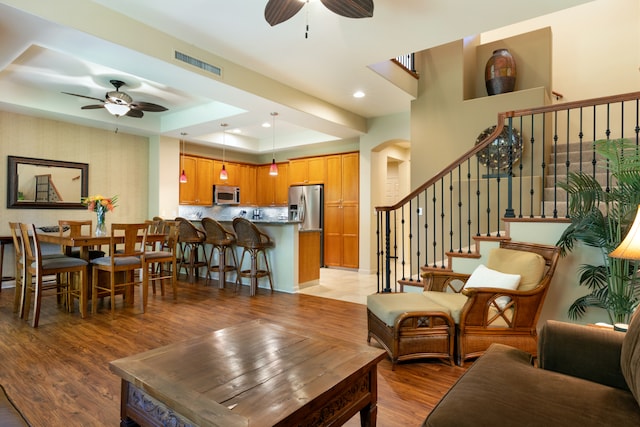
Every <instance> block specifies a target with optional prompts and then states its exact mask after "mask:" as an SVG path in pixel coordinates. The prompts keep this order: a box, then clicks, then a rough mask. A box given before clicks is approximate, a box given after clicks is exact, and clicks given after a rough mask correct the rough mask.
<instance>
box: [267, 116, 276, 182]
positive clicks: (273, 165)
mask: <svg viewBox="0 0 640 427" xmlns="http://www.w3.org/2000/svg"><path fill="white" fill-rule="evenodd" d="M277 115H278V113H276V112H275V111H274V112H273V113H271V121H272V124H271V128H272V129H273V151H272V155H271V167H270V168H269V175H271V176H278V165H277V164H276V116H277Z"/></svg>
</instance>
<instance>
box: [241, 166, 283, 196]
mask: <svg viewBox="0 0 640 427" xmlns="http://www.w3.org/2000/svg"><path fill="white" fill-rule="evenodd" d="M270 167H271V165H260V166H258V168H257V170H256V200H257V204H258V205H259V206H287V204H288V203H289V200H288V199H289V174H288V171H289V167H288V164H287V163H278V175H277V176H271V175H269V168H270ZM241 197H242V196H241Z"/></svg>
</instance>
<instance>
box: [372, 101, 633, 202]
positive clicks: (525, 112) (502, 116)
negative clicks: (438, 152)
mask: <svg viewBox="0 0 640 427" xmlns="http://www.w3.org/2000/svg"><path fill="white" fill-rule="evenodd" d="M638 98H640V92H631V93H626V94H620V95H612V96H603V97H600V98H591V99H587V100H582V101H572V102H565V103H561V104H554V105H548V106H544V107H537V108H526V109H521V110H513V111H506V112H501V113H498V117H497V123H496V128H495V129H494V131H493V132H492V133H491V134H490V135H489V136H487V137H486V138H485V139H484V140H482V142H480V143H478V144H476V145H475V146H474V147H473V148H472V149H470V150H469V151H467V152H466V153H464V154H463V155H462V156H460V157H458V158H457V159H456V160H454V161H453V162H451V163H450V164H449V165H448V166H446V167H445V168H444V169H442V171H440V172H439V173H438V174H437V175H435V176H433V177H432V178H430V179H429V180H427V181H426V182H425V183H424V184H422V185H420V186H419V187H418V188H416V189H415V190H413V191H412V192H411V193H409V194H408V195H407V196H406V197H404V198H403V199H402V200H400V201H399V202H398V203H396V204H394V205H392V206H376V208H375V209H376V211H377V212H384V211H393V210H395V209H398V208H399V207H401V206H402V205H404V204H405V203H407V202H408V201H409V200H411V199H413V198H414V197H416V196H417V195H418V194H420V193H421V192H423V191H424V190H425V189H426V188H429V187H430V186H431V185H433V184H434V183H435V182H438V181H439V180H440V179H442V178H443V177H445V176H446V175H447V174H448V173H449V172H451V171H452V170H453V169H455V168H456V167H457V166H458V165H460V164H461V163H462V162H464V161H465V160H468V159H469V158H471V157H472V156H474V155H475V154H477V153H478V152H480V151H482V150H484V149H485V148H486V147H487V146H488V145H489V144H491V143H492V142H493V141H494V140H495V139H496V138H497V137H498V136H499V135H500V134H501V133H502V130H503V129H504V122H505V120H506V119H508V118H514V117H524V116H529V115H533V114H540V113H549V112H554V111H563V110H568V109H574V108H585V107H594V106H596V105H602V104H608V103H615V102H623V101H632V100H637V99H638Z"/></svg>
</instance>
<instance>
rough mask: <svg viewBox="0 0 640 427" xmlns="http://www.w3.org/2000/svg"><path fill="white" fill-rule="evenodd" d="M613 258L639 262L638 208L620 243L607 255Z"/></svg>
mask: <svg viewBox="0 0 640 427" xmlns="http://www.w3.org/2000/svg"><path fill="white" fill-rule="evenodd" d="M609 256H610V257H613V258H623V259H632V260H640V206H638V213H637V214H636V219H634V220H633V224H632V225H631V229H630V230H629V232H628V233H627V236H626V237H625V238H624V240H623V241H622V243H620V245H618V247H617V248H615V249H614V250H613V252H611V253H610V254H609Z"/></svg>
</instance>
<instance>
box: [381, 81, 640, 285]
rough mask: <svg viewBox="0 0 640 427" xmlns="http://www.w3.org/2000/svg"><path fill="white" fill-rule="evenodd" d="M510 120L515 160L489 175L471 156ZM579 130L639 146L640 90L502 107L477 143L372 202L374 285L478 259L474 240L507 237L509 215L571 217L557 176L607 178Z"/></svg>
mask: <svg viewBox="0 0 640 427" xmlns="http://www.w3.org/2000/svg"><path fill="white" fill-rule="evenodd" d="M512 127H513V128H517V129H520V130H524V132H523V135H524V136H523V154H522V158H521V159H519V161H518V162H515V161H514V159H512V158H510V156H508V155H507V156H504V157H505V158H504V159H503V158H502V157H501V160H500V161H501V162H505V163H504V164H501V170H503V171H504V172H505V173H504V174H500V175H497V174H492V173H490V172H491V171H490V170H488V169H487V167H486V165H483V164H481V163H480V160H479V159H478V158H477V156H476V155H477V153H478V152H480V151H482V150H484V149H486V148H487V147H488V146H489V145H490V144H491V143H493V141H494V140H495V139H496V138H497V137H498V136H499V135H500V134H501V132H502V131H503V129H504V128H506V129H507V132H510V128H512ZM586 134H589V135H590V136H589V137H588V139H589V140H590V141H596V140H599V139H616V138H629V139H632V140H634V141H636V143H637V144H639V145H640V92H633V93H629V94H623V95H615V96H610V97H604V98H597V99H591V100H585V101H580V102H571V103H565V104H556V105H550V106H545V107H540V108H534V109H527V110H518V111H510V112H505V113H501V114H499V115H498V122H497V126H496V129H495V130H494V131H493V132H492V133H491V134H490V135H488V136H487V138H485V139H484V140H483V141H482V142H481V143H479V144H476V145H475V146H474V147H473V148H472V149H471V150H469V151H468V152H466V153H464V154H463V155H462V156H460V157H459V158H458V159H456V160H455V161H454V162H453V163H451V164H450V165H449V166H448V167H447V168H445V169H443V170H442V171H441V172H439V173H438V174H437V175H435V176H434V177H432V178H431V179H429V180H427V181H426V182H425V183H424V184H423V185H421V186H420V187H418V188H417V189H416V190H414V191H413V192H412V193H411V194H409V195H407V196H406V197H405V198H403V199H402V200H401V201H400V202H398V203H397V204H395V205H393V206H379V207H376V212H377V229H376V237H377V238H376V242H377V243H376V244H377V256H378V263H377V274H378V292H392V291H397V290H398V288H399V285H400V286H401V285H403V284H407V285H414V286H415V285H416V281H419V280H420V272H421V271H423V270H425V269H448V270H453V265H452V259H453V258H474V259H477V258H479V257H480V250H479V246H480V242H482V241H499V240H501V239H509V238H510V236H509V232H508V231H509V227H508V224H509V223H510V222H514V221H521V222H533V221H536V222H540V221H543V222H568V221H570V218H569V217H568V215H567V194H566V192H565V191H564V190H562V189H561V188H559V187H557V186H556V182H566V180H567V173H568V172H569V171H580V170H581V171H583V172H585V173H589V174H592V175H593V176H594V177H596V179H597V180H598V182H600V183H601V184H602V185H603V186H606V185H610V184H609V179H610V175H609V173H608V169H607V163H606V162H605V161H603V159H602V158H600V157H599V156H596V155H595V152H594V150H593V143H592V142H585V140H587V137H586V136H585V135H586Z"/></svg>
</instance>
